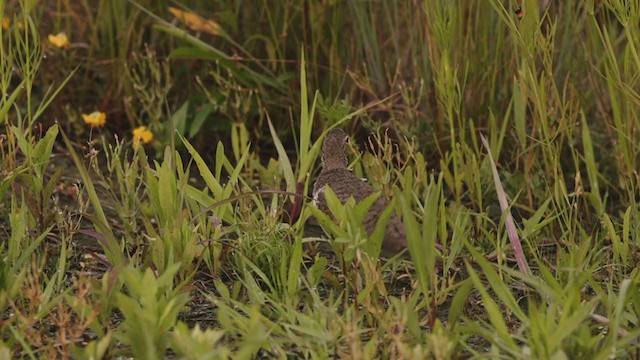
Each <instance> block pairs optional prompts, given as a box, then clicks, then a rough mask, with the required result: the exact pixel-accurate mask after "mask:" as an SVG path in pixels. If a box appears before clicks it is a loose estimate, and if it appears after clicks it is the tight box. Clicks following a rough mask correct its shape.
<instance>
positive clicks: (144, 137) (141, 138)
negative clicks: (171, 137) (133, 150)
mask: <svg viewBox="0 0 640 360" xmlns="http://www.w3.org/2000/svg"><path fill="white" fill-rule="evenodd" d="M152 141H153V133H152V132H151V131H150V130H149V129H147V127H146V126H139V127H137V128H135V129H133V147H138V146H140V143H143V144H148V143H150V142H152Z"/></svg>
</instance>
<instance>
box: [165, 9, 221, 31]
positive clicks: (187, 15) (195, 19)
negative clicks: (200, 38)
mask: <svg viewBox="0 0 640 360" xmlns="http://www.w3.org/2000/svg"><path fill="white" fill-rule="evenodd" d="M169 12H170V13H171V14H173V16H175V17H176V18H178V20H180V21H182V22H183V23H185V25H187V27H189V28H190V29H191V30H194V31H202V32H206V33H209V34H211V35H220V25H219V24H218V23H217V22H215V21H213V20H206V19H204V18H202V17H200V16H199V15H198V14H194V13H192V12H188V11H182V10H180V9H177V8H174V7H171V6H170V7H169Z"/></svg>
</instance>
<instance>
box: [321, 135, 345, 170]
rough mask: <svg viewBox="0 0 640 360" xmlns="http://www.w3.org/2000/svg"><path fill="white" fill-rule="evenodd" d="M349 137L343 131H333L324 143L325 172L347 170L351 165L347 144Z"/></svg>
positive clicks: (323, 161) (326, 136)
mask: <svg viewBox="0 0 640 360" xmlns="http://www.w3.org/2000/svg"><path fill="white" fill-rule="evenodd" d="M348 141H349V137H348V136H347V133H345V132H344V131H343V130H342V129H337V128H336V129H332V130H330V131H329V132H328V133H327V134H326V135H325V136H324V142H323V143H322V168H323V169H324V170H331V169H346V168H347V166H348V165H349V158H348V157H347V143H348Z"/></svg>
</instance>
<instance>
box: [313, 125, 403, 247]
mask: <svg viewBox="0 0 640 360" xmlns="http://www.w3.org/2000/svg"><path fill="white" fill-rule="evenodd" d="M348 143H349V137H348V136H347V134H346V133H345V132H344V131H343V130H342V129H338V128H334V129H331V130H329V131H328V132H327V134H326V135H325V138H324V142H323V143H322V157H321V158H322V170H321V171H320V174H319V175H318V177H317V178H316V181H315V183H314V184H313V202H314V204H315V205H316V207H317V208H318V209H319V210H320V211H322V212H324V213H326V214H328V215H331V212H330V210H329V208H328V206H327V201H326V199H325V196H324V192H325V189H326V187H327V186H328V187H330V188H331V190H333V192H334V193H335V194H336V196H337V197H338V199H339V200H340V202H342V203H343V204H344V203H345V202H347V200H348V199H349V198H350V197H353V198H354V200H355V201H356V203H359V202H360V201H362V200H364V199H365V198H367V197H368V196H370V195H372V194H374V193H376V192H378V190H376V189H375V188H374V187H373V186H371V185H370V184H369V183H368V182H367V181H366V179H362V178H359V177H357V176H355V175H354V174H353V173H352V172H351V170H350V169H349V168H348V165H349V158H348V156H347V146H348ZM387 205H389V203H388V201H387V200H386V199H385V198H384V197H383V196H382V195H380V196H379V197H378V198H377V199H376V201H375V202H374V203H373V205H371V207H370V208H369V211H368V213H367V215H366V216H365V218H364V223H363V225H364V229H365V231H366V233H367V235H371V233H373V231H374V230H375V227H376V223H377V221H378V219H379V218H380V216H381V215H382V212H383V211H384V209H385V208H386V207H387ZM406 248H407V236H406V231H405V228H404V225H403V224H402V222H401V221H400V219H399V218H398V217H397V216H396V215H395V214H393V215H392V216H391V217H390V219H389V222H388V223H387V226H386V228H385V233H384V239H383V241H382V254H383V255H385V256H387V255H388V256H393V255H395V254H397V253H399V252H401V251H403V250H404V249H406Z"/></svg>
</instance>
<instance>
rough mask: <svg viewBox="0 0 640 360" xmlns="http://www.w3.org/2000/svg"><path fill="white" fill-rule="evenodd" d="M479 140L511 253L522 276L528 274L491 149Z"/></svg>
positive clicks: (484, 140) (483, 139) (525, 260)
mask: <svg viewBox="0 0 640 360" xmlns="http://www.w3.org/2000/svg"><path fill="white" fill-rule="evenodd" d="M480 139H481V140H482V144H483V145H484V147H485V149H486V150H487V156H489V162H490V163H491V172H492V174H493V182H494V184H495V187H496V193H497V194H498V202H499V203H500V209H501V210H502V213H503V214H505V216H506V218H505V227H506V228H507V235H508V236H509V240H510V241H511V246H512V247H513V253H514V256H515V257H516V261H517V262H518V269H520V271H521V272H523V273H524V274H529V265H528V264H527V259H526V258H525V256H524V252H523V251H522V244H521V243H520V237H519V236H518V230H517V229H516V224H515V222H514V221H513V216H511V210H509V202H508V201H507V195H506V193H505V191H504V188H503V187H502V181H500V175H499V174H498V168H497V167H496V163H495V162H494V161H493V155H492V154H491V147H490V146H489V142H488V141H487V138H485V137H484V135H480Z"/></svg>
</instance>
